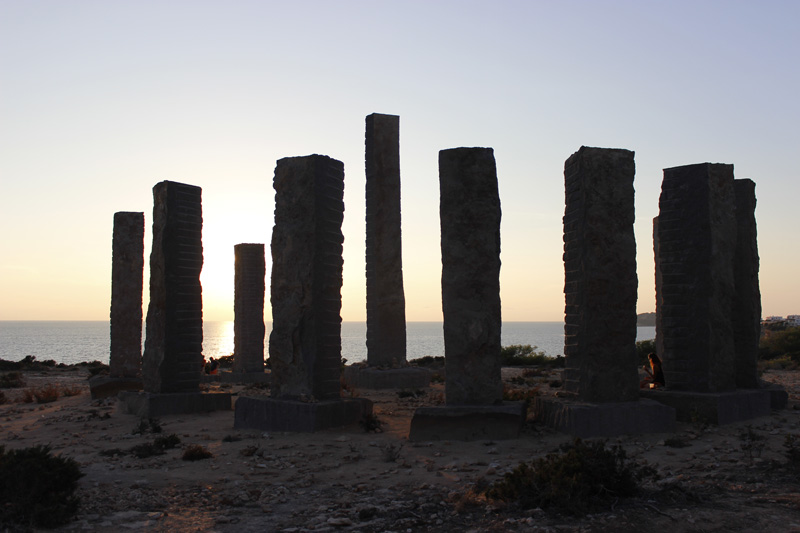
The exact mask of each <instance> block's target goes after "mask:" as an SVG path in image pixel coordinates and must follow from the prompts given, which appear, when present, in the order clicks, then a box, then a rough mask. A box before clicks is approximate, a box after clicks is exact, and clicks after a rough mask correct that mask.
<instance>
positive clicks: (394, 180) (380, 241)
mask: <svg viewBox="0 0 800 533" xmlns="http://www.w3.org/2000/svg"><path fill="white" fill-rule="evenodd" d="M365 144H366V155H365V163H366V176H367V181H366V201H367V202H366V203H367V205H366V234H367V238H366V259H367V271H366V274H367V363H368V365H369V366H373V367H398V366H402V365H403V364H404V363H405V362H406V302H405V295H404V292H403V254H402V244H401V232H400V117H398V116H396V115H381V114H378V113H373V114H371V115H369V116H367V119H366V143H365Z"/></svg>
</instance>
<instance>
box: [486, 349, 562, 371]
mask: <svg viewBox="0 0 800 533" xmlns="http://www.w3.org/2000/svg"><path fill="white" fill-rule="evenodd" d="M537 349H538V347H537V346H531V345H530V344H512V345H511V346H503V347H502V348H501V349H500V362H501V364H502V365H503V366H533V365H536V366H547V367H563V366H564V357H562V356H560V355H559V356H556V357H550V356H548V355H546V354H545V353H544V352H542V351H537Z"/></svg>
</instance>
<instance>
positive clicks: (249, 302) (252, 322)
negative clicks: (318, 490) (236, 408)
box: [233, 244, 266, 373]
mask: <svg viewBox="0 0 800 533" xmlns="http://www.w3.org/2000/svg"><path fill="white" fill-rule="evenodd" d="M233 250H234V257H235V274H234V294H233V312H234V322H233V346H234V348H233V371H234V372H236V373H263V372H264V331H265V328H264V291H265V283H264V278H265V276H266V262H265V260H264V245H263V244H237V245H236V246H234V247H233Z"/></svg>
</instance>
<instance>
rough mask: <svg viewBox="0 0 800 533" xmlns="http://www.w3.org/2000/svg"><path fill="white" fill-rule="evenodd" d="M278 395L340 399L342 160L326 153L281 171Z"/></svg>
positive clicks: (273, 353) (276, 245) (273, 347)
mask: <svg viewBox="0 0 800 533" xmlns="http://www.w3.org/2000/svg"><path fill="white" fill-rule="evenodd" d="M274 187H275V227H274V228H273V232H272V283H271V302H272V333H271V334H270V338H269V358H270V364H271V369H272V390H271V393H272V397H273V398H292V399H294V398H314V399H315V400H327V399H334V398H335V399H338V398H340V372H341V370H340V367H341V316H340V312H341V306H342V296H341V288H342V264H343V262H342V243H343V242H344V236H343V234H342V220H343V217H344V200H343V198H344V165H343V164H342V163H341V162H340V161H337V160H335V159H332V158H330V157H327V156H322V155H310V156H305V157H288V158H284V159H281V160H279V161H278V163H277V166H276V168H275V180H274Z"/></svg>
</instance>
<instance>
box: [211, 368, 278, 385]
mask: <svg viewBox="0 0 800 533" xmlns="http://www.w3.org/2000/svg"><path fill="white" fill-rule="evenodd" d="M271 379H272V376H271V374H270V372H269V371H267V372H231V371H229V370H220V371H219V372H217V373H216V374H203V375H202V376H201V378H200V380H201V382H202V383H269V382H270V381H271Z"/></svg>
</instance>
